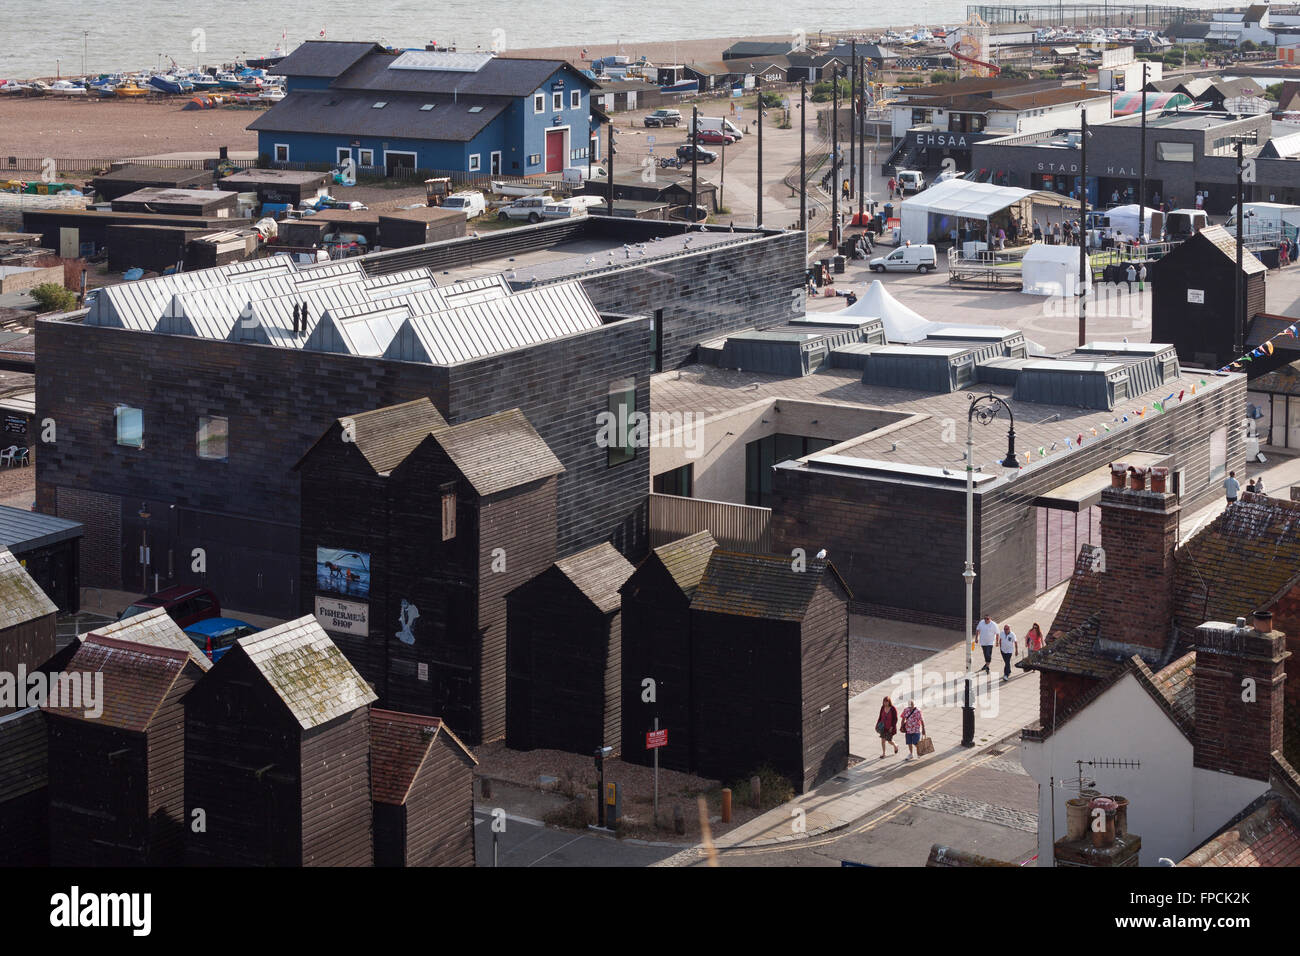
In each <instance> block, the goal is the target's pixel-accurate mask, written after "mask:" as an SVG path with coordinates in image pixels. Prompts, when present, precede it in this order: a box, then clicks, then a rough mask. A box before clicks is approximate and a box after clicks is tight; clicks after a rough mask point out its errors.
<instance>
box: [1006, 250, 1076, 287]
mask: <svg viewBox="0 0 1300 956" xmlns="http://www.w3.org/2000/svg"><path fill="white" fill-rule="evenodd" d="M1020 276H1021V281H1022V283H1023V286H1022V291H1024V292H1027V293H1029V294H1030V295H1057V296H1060V295H1074V294H1075V293H1076V291H1077V290H1078V288H1079V247H1078V246H1049V245H1048V244H1047V243H1045V242H1035V243H1034V244H1033V245H1032V246H1030V247H1029V248H1028V249H1026V250H1025V257H1024V259H1023V260H1021V263H1020Z"/></svg>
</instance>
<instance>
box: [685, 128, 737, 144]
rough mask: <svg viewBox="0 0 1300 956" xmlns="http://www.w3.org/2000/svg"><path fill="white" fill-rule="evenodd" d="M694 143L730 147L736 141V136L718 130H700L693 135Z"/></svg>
mask: <svg viewBox="0 0 1300 956" xmlns="http://www.w3.org/2000/svg"><path fill="white" fill-rule="evenodd" d="M694 141H695V142H697V143H711V144H713V145H715V146H730V145H731V144H732V143H734V142H735V141H736V136H735V134H733V133H728V132H725V131H724V130H720V129H702V130H700V131H699V132H698V133H696V134H695V137H694Z"/></svg>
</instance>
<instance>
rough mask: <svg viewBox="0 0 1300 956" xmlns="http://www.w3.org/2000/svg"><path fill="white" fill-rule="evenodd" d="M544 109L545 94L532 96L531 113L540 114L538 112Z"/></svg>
mask: <svg viewBox="0 0 1300 956" xmlns="http://www.w3.org/2000/svg"><path fill="white" fill-rule="evenodd" d="M544 109H546V96H545V94H542V93H537V94H535V95H534V96H533V112H534V113H540V112H542V111H543V110H544Z"/></svg>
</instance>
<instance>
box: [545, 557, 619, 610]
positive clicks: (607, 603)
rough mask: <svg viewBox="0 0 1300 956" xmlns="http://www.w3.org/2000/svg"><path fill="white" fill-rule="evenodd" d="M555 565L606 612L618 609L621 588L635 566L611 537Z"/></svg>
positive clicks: (592, 601)
mask: <svg viewBox="0 0 1300 956" xmlns="http://www.w3.org/2000/svg"><path fill="white" fill-rule="evenodd" d="M555 567H556V569H557V570H559V572H560V573H561V574H563V575H564V576H565V577H566V578H568V579H569V580H570V581H571V582H572V583H573V585H574V587H576V588H577V589H578V590H579V591H581V592H582V593H583V594H584V595H586V597H587V599H588V600H590V601H591V603H592V604H594V605H596V607H598V608H600V610H602V611H604V612H605V613H606V614H610V613H612V612H614V611H617V610H618V609H619V606H620V605H621V603H622V599H621V598H620V597H619V593H618V589H619V588H621V587H622V586H623V582H624V581H626V580H627V579H628V578H630V577H631V576H632V573H633V572H634V571H635V570H636V568H634V567H632V564H631V563H630V562H629V561H628V559H627V558H625V557H623V555H621V554H619V553H618V551H617V550H616V549H615V548H614V546H613V545H612V544H610V543H609V542H608V541H602V542H601V543H600V544H598V545H596V546H595V547H594V548H588V549H587V550H586V551H579V552H578V553H577V554H571V555H569V556H568V557H567V558H561V559H560V560H559V561H556V562H555Z"/></svg>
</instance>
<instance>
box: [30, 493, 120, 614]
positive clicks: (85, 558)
mask: <svg viewBox="0 0 1300 956" xmlns="http://www.w3.org/2000/svg"><path fill="white" fill-rule="evenodd" d="M37 474H38V475H39V471H38V472H37ZM37 489H38V499H40V498H42V497H43V498H44V499H45V500H44V501H40V500H38V507H39V509H40V510H41V511H44V512H46V513H48V514H53V515H58V516H59V517H60V518H68V519H70V520H72V521H80V522H81V523H82V525H83V526H84V528H85V535H84V537H83V538H82V539H81V547H80V549H79V555H80V557H79V561H80V568H79V569H78V570H79V571H80V574H81V584H82V586H83V587H104V588H118V587H121V586H122V499H121V498H120V497H118V496H117V495H109V494H102V493H100V492H96V491H85V490H82V489H80V488H66V487H62V488H61V487H56V486H54V485H41V484H38V485H37Z"/></svg>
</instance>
